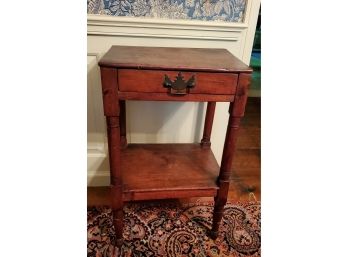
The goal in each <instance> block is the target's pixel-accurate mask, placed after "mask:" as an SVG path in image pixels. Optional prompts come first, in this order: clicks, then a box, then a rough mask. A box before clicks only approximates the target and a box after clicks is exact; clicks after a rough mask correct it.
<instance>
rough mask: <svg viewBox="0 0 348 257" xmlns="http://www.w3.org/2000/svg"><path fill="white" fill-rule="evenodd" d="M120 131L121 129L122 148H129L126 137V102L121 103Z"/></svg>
mask: <svg viewBox="0 0 348 257" xmlns="http://www.w3.org/2000/svg"><path fill="white" fill-rule="evenodd" d="M120 129H121V148H122V149H124V148H126V147H127V137H126V135H127V134H126V133H127V132H126V101H124V100H123V101H120Z"/></svg>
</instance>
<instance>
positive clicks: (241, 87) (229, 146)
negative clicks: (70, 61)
mask: <svg viewBox="0 0 348 257" xmlns="http://www.w3.org/2000/svg"><path fill="white" fill-rule="evenodd" d="M250 78H251V76H250V74H240V75H239V81H238V87H237V91H236V95H235V100H234V102H232V103H230V107H229V113H230V117H229V120H228V126H227V131H226V139H225V144H224V150H223V154H222V161H221V168H220V173H219V178H218V185H219V190H218V192H217V195H216V197H215V205H214V213H213V225H212V229H211V231H210V234H211V237H212V238H213V239H216V238H217V236H218V231H219V226H220V223H221V220H222V216H223V211H224V207H225V204H226V202H227V196H228V189H229V185H230V176H231V173H232V160H233V154H234V149H235V146H236V141H237V132H238V128H239V124H240V120H241V117H243V116H244V110H245V105H246V101H247V92H248V88H249V84H250Z"/></svg>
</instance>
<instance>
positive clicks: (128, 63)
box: [99, 45, 252, 73]
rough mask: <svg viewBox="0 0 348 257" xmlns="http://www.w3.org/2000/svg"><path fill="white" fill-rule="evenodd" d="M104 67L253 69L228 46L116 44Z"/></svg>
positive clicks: (109, 52) (188, 69)
mask: <svg viewBox="0 0 348 257" xmlns="http://www.w3.org/2000/svg"><path fill="white" fill-rule="evenodd" d="M99 65H100V66H103V67H115V68H132V69H134V68H135V69H154V70H182V71H185V70H186V71H208V72H246V73H250V72H252V69H251V68H250V67H249V66H247V65H246V64H244V63H243V62H242V61H240V60H239V59H238V58H237V57H235V56H234V55H232V54H231V53H230V52H229V51H227V50H226V49H216V48H177V47H138V46H115V45H114V46H112V47H111V48H110V49H109V51H108V52H107V53H106V54H105V55H104V56H103V57H102V59H101V60H100V61H99Z"/></svg>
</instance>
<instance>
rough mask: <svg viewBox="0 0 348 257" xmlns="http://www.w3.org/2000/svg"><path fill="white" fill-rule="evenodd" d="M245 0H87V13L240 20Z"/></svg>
mask: <svg viewBox="0 0 348 257" xmlns="http://www.w3.org/2000/svg"><path fill="white" fill-rule="evenodd" d="M246 2H247V0H87V13H89V14H104V15H114V16H133V17H151V18H166V19H194V20H204V21H227V22H242V21H243V18H244V13H245V9H246Z"/></svg>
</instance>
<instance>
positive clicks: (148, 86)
mask: <svg viewBox="0 0 348 257" xmlns="http://www.w3.org/2000/svg"><path fill="white" fill-rule="evenodd" d="M178 74H179V71H158V70H133V69H119V70H118V85H119V91H123V92H145V93H167V92H169V93H171V94H173V91H171V89H170V88H168V87H164V81H165V75H167V76H168V78H169V81H171V82H174V83H175V80H176V79H177V76H178ZM181 75H182V77H183V80H184V81H185V82H187V83H188V84H189V82H188V81H189V79H190V78H191V77H192V76H193V75H194V76H195V77H194V85H193V86H191V87H190V86H189V89H187V93H190V94H215V95H232V94H235V92H236V87H237V81H238V74H234V73H206V72H182V73H181ZM185 91H186V90H185Z"/></svg>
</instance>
